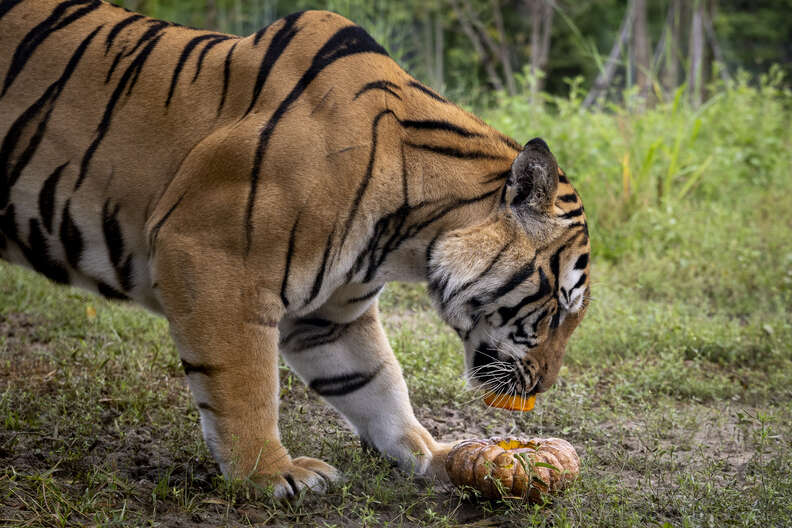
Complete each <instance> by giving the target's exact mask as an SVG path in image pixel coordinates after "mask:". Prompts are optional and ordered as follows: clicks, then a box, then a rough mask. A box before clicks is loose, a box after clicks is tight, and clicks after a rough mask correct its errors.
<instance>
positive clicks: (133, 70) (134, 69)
mask: <svg viewBox="0 0 792 528" xmlns="http://www.w3.org/2000/svg"><path fill="white" fill-rule="evenodd" d="M160 29H161V28H160ZM149 31H151V30H149ZM161 38H162V35H158V36H156V37H154V38H152V39H151V41H150V42H149V43H148V44H146V47H144V48H143V49H141V50H140V53H138V54H137V56H136V57H135V59H134V60H133V61H132V63H131V64H130V65H129V67H127V69H126V71H124V74H123V75H122V76H121V79H120V80H119V81H118V84H117V85H116V87H115V90H113V93H112V95H111V96H110V100H109V101H108V103H107V106H105V111H104V115H103V116H102V120H101V122H100V123H99V125H98V126H97V127H96V132H95V133H94V140H93V141H92V142H91V145H90V146H89V147H88V149H87V150H86V151H85V154H83V159H82V162H81V163H80V174H79V176H78V177H77V181H76V182H75V184H74V190H75V191H76V190H77V189H79V188H80V185H82V182H83V180H85V176H86V175H87V174H88V168H89V166H90V164H91V159H93V156H94V154H95V153H96V150H97V149H98V148H99V144H100V143H101V142H102V140H103V139H104V137H105V135H106V134H107V131H108V130H109V129H110V124H111V122H112V120H113V112H114V111H115V107H116V105H117V104H118V101H119V100H120V99H121V95H122V94H123V92H124V89H125V88H127V87H128V88H129V89H128V91H127V94H129V93H130V91H131V90H132V87H133V86H134V85H135V82H137V78H138V75H139V74H140V71H141V70H142V69H143V65H144V64H145V63H146V59H148V57H149V55H150V54H151V52H152V51H153V50H154V48H155V47H156V45H157V43H158V42H159V41H160V39H161Z"/></svg>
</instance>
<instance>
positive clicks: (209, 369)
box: [181, 359, 220, 376]
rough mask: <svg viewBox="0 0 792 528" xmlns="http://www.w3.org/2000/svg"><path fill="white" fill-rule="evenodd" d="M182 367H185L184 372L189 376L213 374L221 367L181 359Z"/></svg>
mask: <svg viewBox="0 0 792 528" xmlns="http://www.w3.org/2000/svg"><path fill="white" fill-rule="evenodd" d="M181 363H182V367H184V374H185V375H186V376H189V375H191V374H203V375H204V376H212V375H213V374H215V373H216V372H217V371H218V370H220V368H219V367H215V366H213V365H206V364H204V363H190V362H189V361H186V360H184V359H182V360H181Z"/></svg>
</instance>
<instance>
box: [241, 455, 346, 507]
mask: <svg viewBox="0 0 792 528" xmlns="http://www.w3.org/2000/svg"><path fill="white" fill-rule="evenodd" d="M340 478H341V474H340V473H339V472H338V470H337V469H336V468H334V467H333V466H331V465H330V464H327V463H325V462H322V461H321V460H318V459H316V458H311V457H298V458H295V459H293V460H291V461H290V462H288V463H286V464H284V465H283V466H281V467H279V468H278V469H277V472H273V473H266V474H264V473H259V474H257V475H255V476H253V477H251V480H253V482H255V483H256V484H257V485H261V486H267V487H269V488H271V489H272V496H273V497H275V498H276V499H291V498H292V497H295V496H297V495H299V494H300V493H301V492H302V490H309V491H311V492H314V493H324V492H325V491H327V488H328V486H329V485H330V483H331V482H336V481H338V480H339V479H340Z"/></svg>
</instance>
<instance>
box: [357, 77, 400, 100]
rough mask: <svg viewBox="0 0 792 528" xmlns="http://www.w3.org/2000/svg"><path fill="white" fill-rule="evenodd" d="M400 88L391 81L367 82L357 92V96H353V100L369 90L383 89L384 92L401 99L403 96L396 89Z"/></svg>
mask: <svg viewBox="0 0 792 528" xmlns="http://www.w3.org/2000/svg"><path fill="white" fill-rule="evenodd" d="M399 89H400V88H399V85H397V84H395V83H392V82H390V81H373V82H370V83H367V84H365V85H364V86H363V88H361V89H360V90H358V91H357V93H356V94H355V97H354V98H352V100H353V101H354V100H355V99H357V98H358V97H360V96H361V95H363V94H364V93H366V92H368V91H369V90H382V91H384V92H387V93H389V94H391V95H392V96H393V97H395V98H396V99H398V100H400V101H401V96H400V95H399V94H397V93H396V92H395V91H394V90H399Z"/></svg>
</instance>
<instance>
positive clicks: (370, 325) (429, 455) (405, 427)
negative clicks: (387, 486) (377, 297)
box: [281, 302, 452, 481]
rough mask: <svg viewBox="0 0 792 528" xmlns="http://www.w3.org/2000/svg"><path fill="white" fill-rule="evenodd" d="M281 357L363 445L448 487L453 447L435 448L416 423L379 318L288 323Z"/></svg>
mask: <svg viewBox="0 0 792 528" xmlns="http://www.w3.org/2000/svg"><path fill="white" fill-rule="evenodd" d="M281 329H282V331H281V352H282V353H283V356H284V359H285V360H286V362H287V363H288V365H289V366H290V367H291V368H292V369H293V370H294V371H295V372H297V374H298V375H299V376H300V377H301V378H302V379H303V381H304V382H305V383H306V384H307V385H308V386H309V387H310V388H311V389H313V390H314V391H316V392H317V393H318V394H319V395H320V396H322V397H323V398H324V399H325V400H327V401H328V402H329V403H330V404H331V405H332V406H333V407H335V408H336V409H337V410H338V411H339V412H340V413H341V414H342V415H343V416H344V418H346V420H347V421H348V422H349V423H350V424H351V425H352V427H353V428H354V429H355V431H356V432H357V433H358V434H359V435H360V438H361V440H362V441H363V442H364V443H366V444H368V445H370V446H372V447H373V448H374V449H376V450H377V451H379V452H380V453H381V454H382V455H384V456H385V457H387V458H390V459H393V460H395V461H396V462H397V463H398V465H399V467H400V468H402V469H403V470H406V471H409V472H414V473H416V474H419V475H425V476H428V477H436V478H438V479H440V480H443V481H447V480H448V476H447V475H446V471H445V459H446V456H447V455H448V452H449V451H450V449H451V447H452V444H446V443H443V442H437V441H436V440H435V439H434V438H432V435H431V434H430V433H429V431H427V430H426V428H424V427H423V426H422V425H421V424H420V423H419V422H418V420H417V419H416V418H415V415H414V413H413V409H412V405H411V404H410V398H409V395H408V392H407V384H406V383H405V382H404V378H403V377H402V372H401V368H400V366H399V364H398V362H397V360H396V357H395V356H394V354H393V350H392V349H391V347H390V344H389V343H388V340H387V337H386V335H385V331H384V329H383V328H382V325H381V324H380V321H379V317H378V309H377V303H376V302H374V303H373V304H372V306H371V307H370V308H369V309H368V310H367V311H366V312H365V313H364V314H363V315H361V316H360V317H359V318H358V319H356V320H355V321H353V322H351V323H348V324H336V323H332V322H330V321H328V320H325V319H322V318H315V317H312V318H305V319H298V320H296V321H284V323H283V324H282V325H281Z"/></svg>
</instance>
